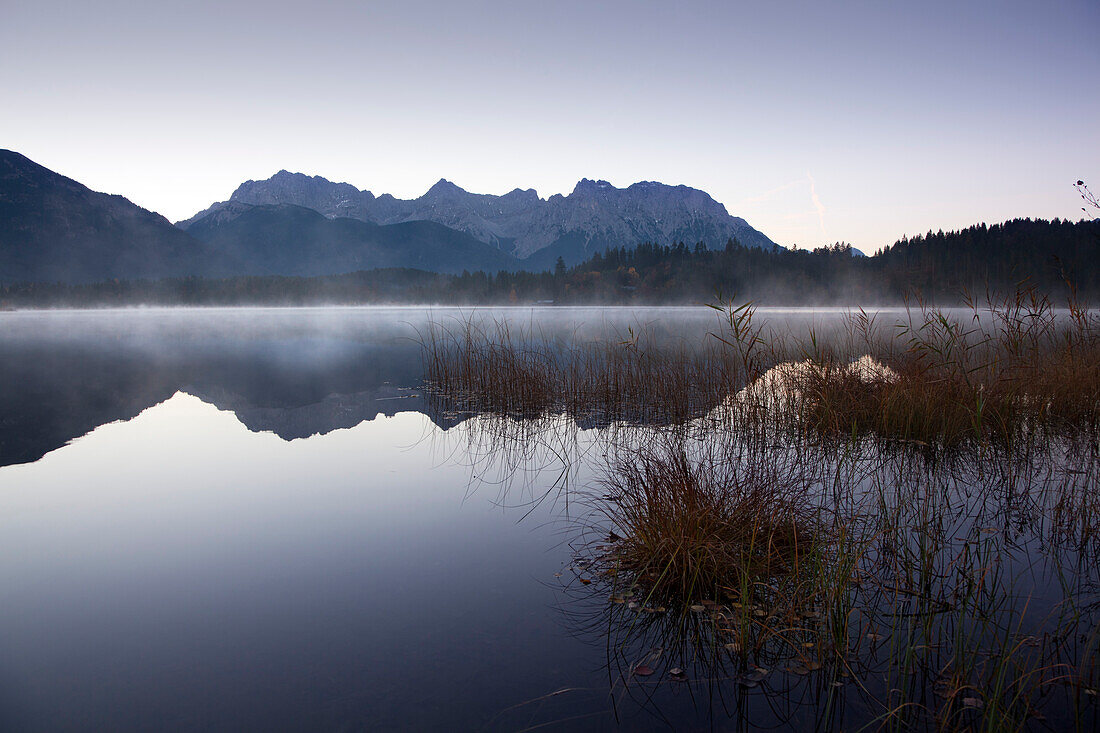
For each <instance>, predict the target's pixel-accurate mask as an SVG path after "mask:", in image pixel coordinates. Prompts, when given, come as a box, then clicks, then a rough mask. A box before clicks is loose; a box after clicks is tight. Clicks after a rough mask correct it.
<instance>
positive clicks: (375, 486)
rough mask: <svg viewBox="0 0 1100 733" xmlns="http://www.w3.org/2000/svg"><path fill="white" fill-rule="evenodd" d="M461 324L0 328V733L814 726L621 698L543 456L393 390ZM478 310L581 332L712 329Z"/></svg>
mask: <svg viewBox="0 0 1100 733" xmlns="http://www.w3.org/2000/svg"><path fill="white" fill-rule="evenodd" d="M468 314H469V312H456V311H447V310H440V309H435V310H431V311H429V310H426V309H403V308H401V309H383V308H368V309H303V310H273V309H269V310H224V311H222V310H194V311H159V310H150V311H128V312H108V313H102V312H100V313H81V312H78V313H6V314H0V466H2V467H0V593H2V594H3V596H2V598H3V600H2V602H0V728H2V729H4V730H43V731H47V730H48V731H56V730H138V729H175V730H195V729H203V730H273V729H311V730H362V729H381V730H392V729H414V730H424V729H442V730H519V729H525V728H529V727H534V726H540V725H547V727H549V728H551V729H568V730H574V729H584V730H588V729H592V730H610V729H620V728H621V729H627V730H640V729H667V728H669V727H674V728H681V729H693V728H700V729H708V728H714V729H733V728H743V729H752V728H755V727H758V726H760V727H763V726H768V727H780V728H786V727H789V728H794V729H801V728H805V727H813V726H818V727H823V726H824V725H825V722H824V721H829V720H831V721H833V722H834V724H835V723H836V720H837V718H836V712H835V710H833V711H832V712H829V711H823V710H822V709H821V707H820V705H818V704H817V703H815V702H813V700H814V699H816V698H814V694H813V691H812V689H810V688H811V687H812V683H810V682H806V683H804V685H803V688H795V689H794V691H793V692H790V694H787V695H785V696H784V697H783V698H781V699H780V700H776V699H770V700H766V699H765V696H764V693H763V692H762V691H761V690H755V691H754V690H749V691H746V690H740V691H735V692H723V691H722V690H721V689H717V690H716V689H715V687H714V686H710V685H694V684H691V685H665V686H661V687H658V688H653V689H648V688H643V687H639V686H637V685H632V684H624V683H623V680H622V679H621V678H620V677H619V676H618V671H617V670H616V668H615V665H614V664H613V663H609V652H608V636H609V635H608V627H609V624H612V621H611V620H610V618H605V617H604V616H603V615H601V614H602V613H603V612H602V611H601V610H600V609H602V608H604V607H606V605H607V604H606V596H603V597H602V598H601V599H596V600H595V601H594V600H593V599H592V598H590V597H585V596H584V594H583V593H581V592H579V591H578V587H577V585H576V583H575V582H572V581H573V580H574V578H575V575H576V573H575V572H574V570H571V568H574V569H575V568H576V564H575V562H574V560H575V555H576V546H575V541H576V539H577V538H576V532H575V529H576V519H577V517H576V514H577V511H578V510H577V509H575V508H574V507H572V506H571V505H570V504H569V502H568V501H567V500H566V499H565V498H564V496H565V494H564V493H563V492H561V491H559V489H560V484H561V480H562V476H561V469H562V467H561V465H560V464H556V463H555V461H554V459H553V457H552V456H547V455H534V456H526V457H524V460H525V461H526V462H525V463H523V465H521V466H520V468H521V469H523V470H521V471H519V473H518V476H519V478H517V477H516V476H514V475H511V474H510V473H509V472H508V471H507V470H505V468H502V467H501V466H500V465H498V464H496V463H493V462H492V461H490V460H487V459H486V456H485V454H484V453H483V452H482V451H481V450H480V449H479V448H478V446H477V444H476V438H475V436H472V435H471V432H470V431H469V430H468V429H466V427H464V426H463V425H456V424H455V423H456V421H455V419H454V418H449V417H448V416H446V415H439V414H433V413H432V410H431V409H430V407H429V406H428V402H427V401H426V400H425V399H424V398H423V396H422V395H421V393H420V392H419V390H418V388H419V386H420V383H421V365H420V349H419V345H418V343H417V338H418V333H423V330H424V328H425V327H426V325H427V323H428V321H429V319H434V320H435V321H442V322H444V323H446V322H448V321H450V322H453V323H456V324H457V323H459V322H460V321H461V319H462V318H464V317H466V316H467V315H468ZM494 315H502V316H505V317H507V318H509V319H512V320H513V321H514V322H515V323H517V324H523V325H526V326H534V327H537V328H541V329H546V330H547V331H548V332H557V331H558V330H560V331H561V332H563V333H570V334H573V335H574V336H576V335H577V334H580V335H581V336H582V337H589V336H591V337H593V338H594V337H597V336H606V335H607V334H621V333H623V332H624V331H625V329H627V327H634V328H637V327H638V326H640V325H645V326H648V327H649V328H650V329H653V330H656V331H657V332H661V333H666V334H668V335H669V336H675V337H679V336H688V337H692V338H693V337H695V336H701V335H703V334H705V332H706V331H707V330H708V329H709V328H712V327H713V326H714V324H715V320H714V318H715V317H714V314H713V313H712V312H710V311H707V310H705V309H665V310H614V309H610V310H582V309H578V310H570V309H556V310H554V309H551V310H548V311H532V310H529V309H515V310H502V311H499V312H495V313H494ZM772 315H773V316H774V317H782V318H788V319H791V320H792V322H797V323H798V324H803V323H806V322H809V321H810V320H812V319H814V318H829V317H831V316H830V315H829V314H823V315H822V314H818V315H816V316H815V315H813V314H809V313H806V312H792V313H786V314H772ZM593 432H594V431H583V430H582V431H574V432H573V433H571V434H570V437H569V438H568V440H570V441H573V442H574V445H575V446H577V447H579V448H578V449H579V450H581V451H583V450H585V449H586V446H590V444H591V443H592V441H593V440H594V439H595V436H594V435H593ZM472 440H474V441H475V442H474V443H472V442H471V441H472ZM513 467H514V466H513ZM587 470H588V469H586V468H584V467H583V466H581V467H580V468H577V469H576V470H575V472H574V473H573V474H572V475H570V476H569V480H570V481H572V482H576V483H577V484H581V485H583V484H584V483H585V482H591V480H592V476H591V475H590V474H588V473H586V471H587ZM611 656H614V655H611ZM554 693H557V694H554ZM753 700H755V701H756V702H753ZM803 702H805V704H803ZM841 707H844V706H843V705H841ZM856 707H857V708H858V706H856Z"/></svg>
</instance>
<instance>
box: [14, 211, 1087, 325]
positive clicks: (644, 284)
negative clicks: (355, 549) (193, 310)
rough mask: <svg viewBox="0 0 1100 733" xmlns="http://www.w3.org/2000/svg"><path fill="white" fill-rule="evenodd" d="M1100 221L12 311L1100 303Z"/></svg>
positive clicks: (30, 296) (180, 286) (681, 251)
mask: <svg viewBox="0 0 1100 733" xmlns="http://www.w3.org/2000/svg"><path fill="white" fill-rule="evenodd" d="M1098 283H1100V221H1081V222H1070V221H1063V220H1058V219H1055V220H1054V221H1044V220H1031V219H1016V220H1013V221H1009V222H1006V223H1004V224H996V225H993V226H987V225H985V224H979V225H976V226H972V227H969V228H967V229H964V230H961V231H955V232H947V233H944V232H942V231H941V232H935V233H932V232H929V233H928V234H926V235H923V236H918V237H913V238H907V239H903V240H901V241H899V242H897V243H895V244H894V245H892V246H890V247H887V248H886V249H885V250H883V251H882V252H880V253H878V254H876V255H875V256H872V257H862V256H858V255H853V252H852V249H851V247H850V246H849V245H846V244H843V243H838V244H835V245H832V246H829V247H822V248H818V249H815V250H780V251H777V252H765V251H763V250H760V249H755V248H749V247H743V246H741V245H740V244H739V243H738V242H737V241H735V240H730V241H727V242H726V243H725V244H724V246H722V247H721V248H717V249H711V248H708V247H707V246H706V245H705V244H704V243H702V242H699V243H696V244H693V245H687V244H685V243H683V242H680V243H676V244H671V245H662V244H654V243H649V242H647V243H643V244H640V245H638V246H637V247H632V248H626V247H621V248H615V249H609V250H606V251H604V252H602V253H596V254H595V255H593V256H592V257H591V258H590V259H589V260H588V261H586V262H584V263H582V264H580V265H577V266H575V267H572V268H567V267H565V265H564V263H563V262H561V261H559V262H558V265H557V267H556V268H555V269H554V270H553V271H547V272H540V273H533V272H499V273H496V274H492V273H485V272H473V273H470V272H464V273H462V274H461V275H440V274H435V273H430V272H423V271H420V270H409V269H386V270H371V271H365V272H354V273H349V274H346V275H333V276H324V277H308V278H306V277H274V276H266V277H235V278H227V279H201V278H180V279H170V280H157V281H144V280H140V281H117V280H115V281H107V282H100V283H95V284H91V285H65V284H60V283H36V284H18V285H9V286H4V287H2V288H0V304H2V305H3V306H5V307H81V306H121V305H143V304H148V305H152V304H158V305H247V304H271V305H307V304H321V303H325V304H357V303H453V304H463V305H474V304H508V303H533V302H540V301H543V302H546V301H553V302H554V303H557V304H568V303H577V304H625V303H667V304H674V303H701V302H710V301H713V300H714V299H715V297H716V296H719V295H721V296H726V297H732V296H736V297H737V298H738V299H741V300H752V301H755V302H758V303H764V304H776V305H830V304H858V303H878V304H888V303H900V302H902V301H903V300H905V299H906V298H912V297H918V298H921V299H923V300H925V301H926V302H929V303H934V304H940V305H951V304H957V303H959V302H961V301H962V300H963V299H964V298H965V297H966V294H967V293H969V294H971V295H973V296H976V297H982V296H984V294H985V293H986V292H987V291H996V292H1015V291H1016V290H1017V289H1018V287H1019V286H1020V285H1021V284H1024V285H1026V286H1033V287H1035V288H1036V289H1038V290H1040V291H1042V292H1045V293H1048V294H1050V295H1051V296H1052V297H1055V298H1059V299H1061V298H1064V297H1066V296H1067V295H1069V293H1070V287H1071V285H1072V287H1074V288H1076V289H1077V291H1078V295H1079V296H1080V297H1083V298H1085V299H1087V300H1090V301H1092V302H1095V300H1096V297H1097V296H1098V295H1100V285H1098Z"/></svg>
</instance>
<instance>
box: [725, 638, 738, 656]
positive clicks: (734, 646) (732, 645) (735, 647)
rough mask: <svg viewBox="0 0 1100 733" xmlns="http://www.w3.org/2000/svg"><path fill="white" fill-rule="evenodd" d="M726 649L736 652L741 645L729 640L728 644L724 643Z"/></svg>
mask: <svg viewBox="0 0 1100 733" xmlns="http://www.w3.org/2000/svg"><path fill="white" fill-rule="evenodd" d="M726 650H727V651H731V652H733V653H734V654H736V653H737V652H739V651H741V645H740V644H739V643H738V642H736V641H731V642H730V643H729V644H726Z"/></svg>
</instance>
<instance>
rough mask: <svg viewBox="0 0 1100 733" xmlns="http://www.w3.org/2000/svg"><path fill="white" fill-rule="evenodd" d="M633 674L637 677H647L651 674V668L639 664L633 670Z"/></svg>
mask: <svg viewBox="0 0 1100 733" xmlns="http://www.w3.org/2000/svg"><path fill="white" fill-rule="evenodd" d="M634 674H635V676H637V677H648V676H650V675H651V674H653V667H650V666H649V665H647V664H639V665H638V666H637V667H635V668H634Z"/></svg>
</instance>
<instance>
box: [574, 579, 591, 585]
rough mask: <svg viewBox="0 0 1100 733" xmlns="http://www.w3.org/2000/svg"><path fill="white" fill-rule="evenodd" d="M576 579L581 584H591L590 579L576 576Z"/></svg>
mask: <svg viewBox="0 0 1100 733" xmlns="http://www.w3.org/2000/svg"><path fill="white" fill-rule="evenodd" d="M577 580H579V581H581V583H582V584H583V585H591V584H592V581H591V580H589V579H588V578H577Z"/></svg>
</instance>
